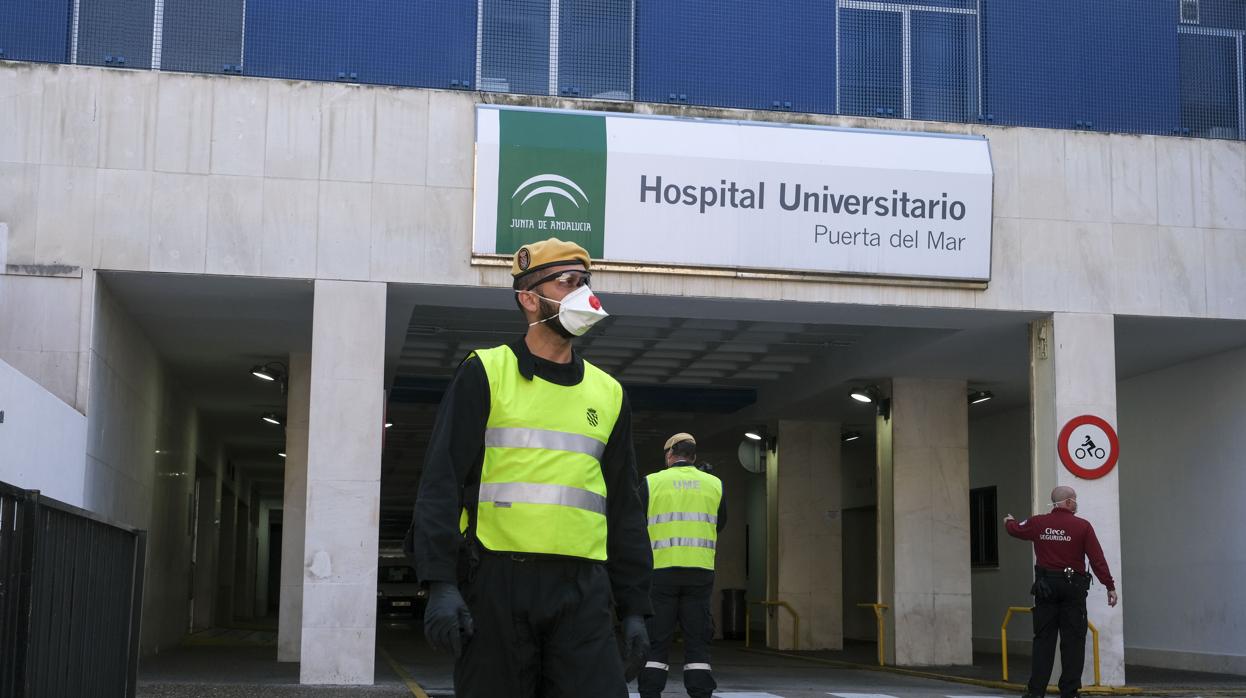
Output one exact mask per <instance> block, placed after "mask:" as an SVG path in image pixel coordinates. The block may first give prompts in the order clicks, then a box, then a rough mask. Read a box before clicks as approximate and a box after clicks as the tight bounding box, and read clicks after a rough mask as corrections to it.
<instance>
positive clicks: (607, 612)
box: [454, 553, 627, 698]
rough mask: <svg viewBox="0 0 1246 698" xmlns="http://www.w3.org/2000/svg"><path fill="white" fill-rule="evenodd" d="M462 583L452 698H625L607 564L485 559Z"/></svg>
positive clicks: (492, 555) (496, 556) (504, 557)
mask: <svg viewBox="0 0 1246 698" xmlns="http://www.w3.org/2000/svg"><path fill="white" fill-rule="evenodd" d="M467 577H468V578H467V580H466V581H464V582H461V583H460V587H462V590H463V597H464V599H465V600H466V601H467V606H468V608H469V609H470V610H471V613H472V618H473V620H474V623H475V634H474V636H473V637H472V639H471V640H469V641H468V642H467V645H466V646H465V647H464V648H463V655H462V657H460V658H459V660H458V661H457V662H455V665H454V694H455V695H456V696H458V697H459V698H585V697H586V696H593V697H594V698H597V697H600V698H627V684H626V683H625V682H624V679H623V660H622V657H620V656H619V646H618V643H617V641H616V639H615V635H614V622H613V617H612V614H611V596H610V594H611V592H610V580H609V577H608V575H607V572H606V567H605V565H603V564H596V563H592V562H578V561H575V560H562V559H549V558H536V559H534V558H531V557H524V556H521V555H507V554H497V553H483V554H482V555H481V556H480V562H479V563H478V564H477V565H476V567H475V569H474V570H472V571H470V572H469V573H468V575H467Z"/></svg>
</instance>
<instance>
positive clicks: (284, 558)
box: [277, 354, 311, 662]
mask: <svg viewBox="0 0 1246 698" xmlns="http://www.w3.org/2000/svg"><path fill="white" fill-rule="evenodd" d="M289 368H290V375H289V386H288V388H287V394H286V406H287V407H286V451H285V453H286V469H285V477H284V480H283V482H282V486H283V487H284V490H285V491H284V496H283V497H282V514H281V573H280V574H281V593H280V599H279V600H278V604H279V608H278V619H277V622H278V627H277V661H279V662H297V661H298V660H299V651H300V648H301V647H302V644H303V639H302V630H303V543H304V534H305V531H306V528H307V423H308V417H309V411H310V408H311V355H310V354H291V355H290V367H289Z"/></svg>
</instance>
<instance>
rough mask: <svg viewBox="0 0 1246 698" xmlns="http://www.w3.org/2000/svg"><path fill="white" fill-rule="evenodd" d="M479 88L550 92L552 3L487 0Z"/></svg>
mask: <svg viewBox="0 0 1246 698" xmlns="http://www.w3.org/2000/svg"><path fill="white" fill-rule="evenodd" d="M481 21H482V25H483V26H482V27H481V32H480V33H481V38H480V41H481V48H480V89H482V90H497V91H500V92H522V93H525V94H541V95H543V94H548V93H549V0H484V11H483V17H482V18H481Z"/></svg>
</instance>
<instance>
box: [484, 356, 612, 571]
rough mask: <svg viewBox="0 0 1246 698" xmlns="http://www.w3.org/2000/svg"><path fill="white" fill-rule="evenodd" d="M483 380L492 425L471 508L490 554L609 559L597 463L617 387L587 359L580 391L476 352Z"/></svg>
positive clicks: (515, 362)
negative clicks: (486, 385)
mask: <svg viewBox="0 0 1246 698" xmlns="http://www.w3.org/2000/svg"><path fill="white" fill-rule="evenodd" d="M476 356H477V357H478V358H479V359H480V362H481V365H482V366H483V367H484V370H485V375H486V377H487V378H488V379H489V420H488V424H487V425H486V429H485V454H484V463H483V465H482V466H481V471H480V490H479V498H478V501H477V504H476V538H477V540H479V541H480V544H481V545H482V546H484V547H485V548H486V549H488V550H494V551H499V552H517V553H541V554H549V555H563V556H567V557H579V558H585V559H589V560H605V559H606V511H607V509H606V501H607V500H606V494H607V493H606V482H605V477H604V476H603V475H602V472H601V459H602V457H603V455H604V453H605V449H606V442H607V441H608V440H609V438H610V433H611V431H613V430H614V425H615V422H616V421H618V417H619V410H620V409H621V408H622V401H623V389H622V387H621V386H620V385H619V383H618V381H616V380H614V379H613V378H611V377H610V376H609V375H607V374H606V373H605V372H603V371H602V370H601V369H599V368H597V367H595V366H593V365H592V364H590V363H588V362H587V361H585V362H584V378H583V380H582V381H581V382H580V384H579V385H574V386H562V385H557V384H555V383H550V382H549V381H546V380H544V379H543V378H540V377H539V376H533V378H532V380H528V379H526V378H524V377H523V375H522V374H521V373H520V372H519V362H518V359H517V358H516V357H515V353H514V352H513V351H512V350H511V348H510V347H507V346H501V347H494V348H492V349H482V350H480V351H477V352H476Z"/></svg>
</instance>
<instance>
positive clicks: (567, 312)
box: [410, 238, 653, 698]
mask: <svg viewBox="0 0 1246 698" xmlns="http://www.w3.org/2000/svg"><path fill="white" fill-rule="evenodd" d="M511 273H512V276H513V277H514V289H515V300H516V303H517V304H518V305H519V308H520V310H521V311H522V312H523V315H524V319H525V322H526V323H527V325H528V329H527V333H526V334H525V336H523V337H521V338H519V339H517V340H515V341H513V342H511V343H510V344H506V345H503V346H499V347H493V348H490V349H480V350H477V351H475V352H473V353H472V354H471V355H470V356H468V357H467V359H465V360H464V361H463V363H462V364H461V365H460V366H459V368H458V371H457V372H456V373H455V375H454V378H453V379H452V380H451V382H450V386H449V388H448V389H447V390H446V393H445V396H444V397H443V398H442V401H441V405H440V406H439V408H438V410H437V419H436V424H435V426H434V429H433V433H432V436H431V437H430V440H429V446H428V452H427V455H426V456H425V459H424V472H423V475H422V477H421V480H420V488H419V494H418V495H417V506H416V514H415V518H414V521H413V524H412V531H411V534H410V545H411V548H412V550H411V552H412V554H413V556H414V558H415V561H416V569H417V570H419V573H420V578H421V582H424V583H426V584H428V586H429V601H428V605H427V608H426V610H425V615H424V630H425V634H426V636H427V638H428V640H429V642H430V643H431V644H432V645H433V646H434V647H436V648H438V649H443V650H447V651H450V652H453V653H454V655H455V657H456V662H455V667H454V688H455V695H457V696H460V698H474V697H478V696H479V697H484V696H488V697H489V698H494V697H496V696H508V697H510V696H513V697H515V698H535V697H536V696H542V697H543V698H546V697H548V698H559V697H565V698H579V697H581V696H594V697H598V696H601V697H603V698H626V696H627V686H626V683H625V680H624V669H623V663H622V660H621V658H620V656H619V649H618V646H617V644H616V640H615V637H614V630H613V620H612V618H611V616H610V608H611V599H612V598H613V601H614V604H615V606H616V608H617V612H618V615H619V617H620V618H621V619H622V621H623V629H624V636H625V641H626V645H627V652H628V654H629V664H631V665H635V666H638V665H639V664H640V663H641V662H643V658H644V653H645V650H646V649H647V647H648V644H649V642H648V636H647V634H646V632H645V623H644V618H645V616H648V615H650V614H651V610H650V603H649V575H650V571H651V569H652V565H653V557H652V554H651V553H650V550H649V539H648V536H647V535H646V532H645V525H646V524H645V516H644V513H643V512H642V509H641V505H640V500H639V498H638V496H637V494H636V487H637V474H636V457H635V453H634V452H633V450H632V434H631V408H630V407H629V406H628V402H627V395H626V394H625V393H624V392H623V389H622V386H620V385H619V383H618V381H616V380H615V379H614V378H612V377H610V376H609V375H607V374H606V373H605V372H604V371H602V370H601V369H599V368H597V367H595V366H593V365H592V364H590V363H589V362H587V361H585V360H583V359H582V358H581V357H580V356H579V355H578V354H576V352H575V351H574V350H573V349H572V346H571V340H572V338H574V337H576V336H579V335H582V334H584V333H585V332H587V331H588V330H589V329H590V328H591V327H592V326H593V324H595V323H596V322H597V321H599V320H600V319H602V318H604V317H606V313H605V311H604V310H603V309H602V307H601V302H600V301H599V300H598V299H597V297H596V296H594V295H593V292H592V291H591V290H590V288H589V285H588V282H589V279H590V276H591V271H590V264H589V258H588V253H587V252H585V251H584V249H583V248H581V247H580V246H579V245H575V244H573V243H569V242H563V241H561V240H558V239H556V238H551V239H549V240H545V241H542V242H536V243H532V244H529V245H525V246H524V247H522V248H520V249H519V250H518V251H517V252H516V253H515V256H514V260H513V264H512V269H511Z"/></svg>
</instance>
